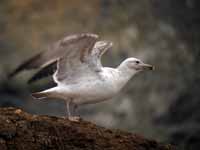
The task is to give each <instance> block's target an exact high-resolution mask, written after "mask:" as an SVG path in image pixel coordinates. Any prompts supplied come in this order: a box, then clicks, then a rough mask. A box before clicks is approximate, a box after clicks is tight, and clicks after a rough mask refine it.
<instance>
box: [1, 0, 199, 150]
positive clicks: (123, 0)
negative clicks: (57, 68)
mask: <svg viewBox="0 0 200 150" xmlns="http://www.w3.org/2000/svg"><path fill="white" fill-rule="evenodd" d="M81 32H92V33H97V34H99V35H100V37H101V38H102V39H105V40H110V41H112V42H113V43H114V47H113V49H112V50H111V51H109V52H108V53H107V54H106V55H105V56H104V57H103V64H104V65H107V66H112V67H115V66H117V65H119V63H120V62H121V61H122V60H123V59H125V58H126V57H130V56H134V57H138V58H140V59H142V60H144V61H145V62H147V63H150V64H154V65H155V66H156V70H155V71H153V72H144V73H141V74H140V75H137V76H135V77H134V78H133V79H132V80H131V81H130V82H129V83H128V85H127V86H126V87H125V88H124V89H123V91H122V92H121V93H120V94H119V95H118V96H116V97H115V98H113V99H112V100H110V101H106V102H103V103H100V104H96V105H90V106H84V107H83V108H80V110H79V111H80V113H81V116H82V117H83V118H85V119H86V120H90V121H93V122H96V123H97V124H99V125H102V126H105V127H109V128H120V129H123V130H127V131H131V132H136V133H140V134H143V135H145V136H147V137H150V138H156V139H158V140H159V141H162V142H166V141H168V142H171V143H173V144H175V145H178V146H179V147H180V149H187V150H190V149H192V150H196V149H198V148H199V146H200V136H199V135H200V134H199V133H200V127H199V124H200V109H199V108H200V100H199V97H200V92H199V89H200V75H199V74H200V61H199V60H200V1H199V0H167V1H161V0H148V1H147V0H88V1H82V0H57V1H54V0H44V1H41V0H1V2H0V106H2V107H5V106H16V107H20V108H23V109H24V110H26V111H28V112H30V113H35V114H49V115H54V116H63V115H65V107H64V105H63V104H64V103H63V102H62V101H58V100H51V101H36V100H33V99H32V98H31V97H30V92H31V91H34V90H39V89H42V88H45V86H50V85H49V84H48V83H49V82H48V81H49V80H50V79H44V80H42V81H38V82H37V83H34V84H32V85H28V84H27V83H26V81H27V80H28V79H29V78H30V77H31V75H32V74H33V73H34V72H35V71H27V72H26V71H25V72H23V73H21V74H19V75H17V76H16V77H15V78H13V79H9V80H7V74H8V73H10V72H11V71H12V70H13V69H15V67H17V66H18V65H19V64H20V63H22V62H23V61H24V60H26V59H28V58H30V57H31V56H33V55H34V54H37V53H38V52H40V51H42V50H45V49H46V47H47V46H48V45H49V44H51V43H53V42H55V41H57V40H59V39H61V38H62V37H64V36H66V35H68V34H72V33H81Z"/></svg>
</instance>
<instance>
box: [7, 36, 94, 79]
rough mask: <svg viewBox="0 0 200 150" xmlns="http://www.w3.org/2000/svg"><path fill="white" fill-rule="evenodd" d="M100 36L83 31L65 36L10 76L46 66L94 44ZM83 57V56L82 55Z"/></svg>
mask: <svg viewBox="0 0 200 150" xmlns="http://www.w3.org/2000/svg"><path fill="white" fill-rule="evenodd" d="M97 38H98V36H97V35H96V34H90V33H83V34H74V35H70V36H67V37H65V38H63V39H62V40H60V41H58V42H56V43H55V44H53V45H51V46H50V47H49V48H48V49H47V50H46V51H44V52H41V53H39V54H38V55H36V56H34V57H32V58H30V59H29V60H27V61H25V62H24V63H22V64H21V65H20V66H19V67H17V68H16V69H15V70H14V71H13V72H12V73H11V74H10V75H9V77H12V76H14V75H16V74H17V73H19V72H21V71H23V70H26V69H34V68H39V67H40V68H42V67H45V66H47V65H49V64H51V63H53V62H55V61H56V60H58V59H59V58H61V57H63V56H65V55H67V54H69V53H70V51H71V53H74V52H72V51H79V49H82V48H84V47H85V46H86V45H91V44H90V43H92V44H94V43H95V42H96V40H97ZM82 57H83V56H82Z"/></svg>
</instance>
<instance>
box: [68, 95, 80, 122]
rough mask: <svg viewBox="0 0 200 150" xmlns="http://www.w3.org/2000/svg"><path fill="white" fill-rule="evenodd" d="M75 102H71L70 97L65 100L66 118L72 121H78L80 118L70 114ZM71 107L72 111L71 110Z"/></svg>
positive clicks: (73, 109)
mask: <svg viewBox="0 0 200 150" xmlns="http://www.w3.org/2000/svg"><path fill="white" fill-rule="evenodd" d="M75 106H76V105H75V104H74V103H73V102H72V99H70V100H67V101H66V107H67V118H68V119H69V120H70V121H74V122H78V121H79V120H80V117H78V116H73V115H72V114H71V112H74V111H75V109H76V108H75ZM71 108H72V111H71Z"/></svg>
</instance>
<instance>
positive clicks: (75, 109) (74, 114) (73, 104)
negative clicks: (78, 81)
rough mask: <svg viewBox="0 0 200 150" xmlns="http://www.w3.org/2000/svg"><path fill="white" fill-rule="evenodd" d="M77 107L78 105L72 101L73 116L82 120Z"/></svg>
mask: <svg viewBox="0 0 200 150" xmlns="http://www.w3.org/2000/svg"><path fill="white" fill-rule="evenodd" d="M77 108H78V105H77V104H75V103H73V102H72V113H73V118H75V119H76V120H80V119H81V118H80V116H79V115H78V113H77Z"/></svg>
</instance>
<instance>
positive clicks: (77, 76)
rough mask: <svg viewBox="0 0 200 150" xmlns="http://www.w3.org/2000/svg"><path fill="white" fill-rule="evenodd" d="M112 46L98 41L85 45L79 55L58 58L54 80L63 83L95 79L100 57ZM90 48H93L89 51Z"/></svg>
mask: <svg viewBox="0 0 200 150" xmlns="http://www.w3.org/2000/svg"><path fill="white" fill-rule="evenodd" d="M111 46H112V43H111V42H107V41H98V42H96V43H95V45H92V46H91V45H87V47H85V48H84V49H80V51H79V53H77V52H76V53H70V54H68V55H65V57H63V58H60V59H59V61H58V63H57V71H56V73H55V74H54V80H55V81H56V82H57V83H59V82H64V83H66V84H67V83H71V82H76V81H80V80H81V79H82V78H87V77H95V76H97V75H98V72H100V71H101V69H102V65H101V56H102V55H103V54H104V53H105V51H106V50H108V49H109V48H110V47H111ZM91 47H93V48H92V49H91Z"/></svg>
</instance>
